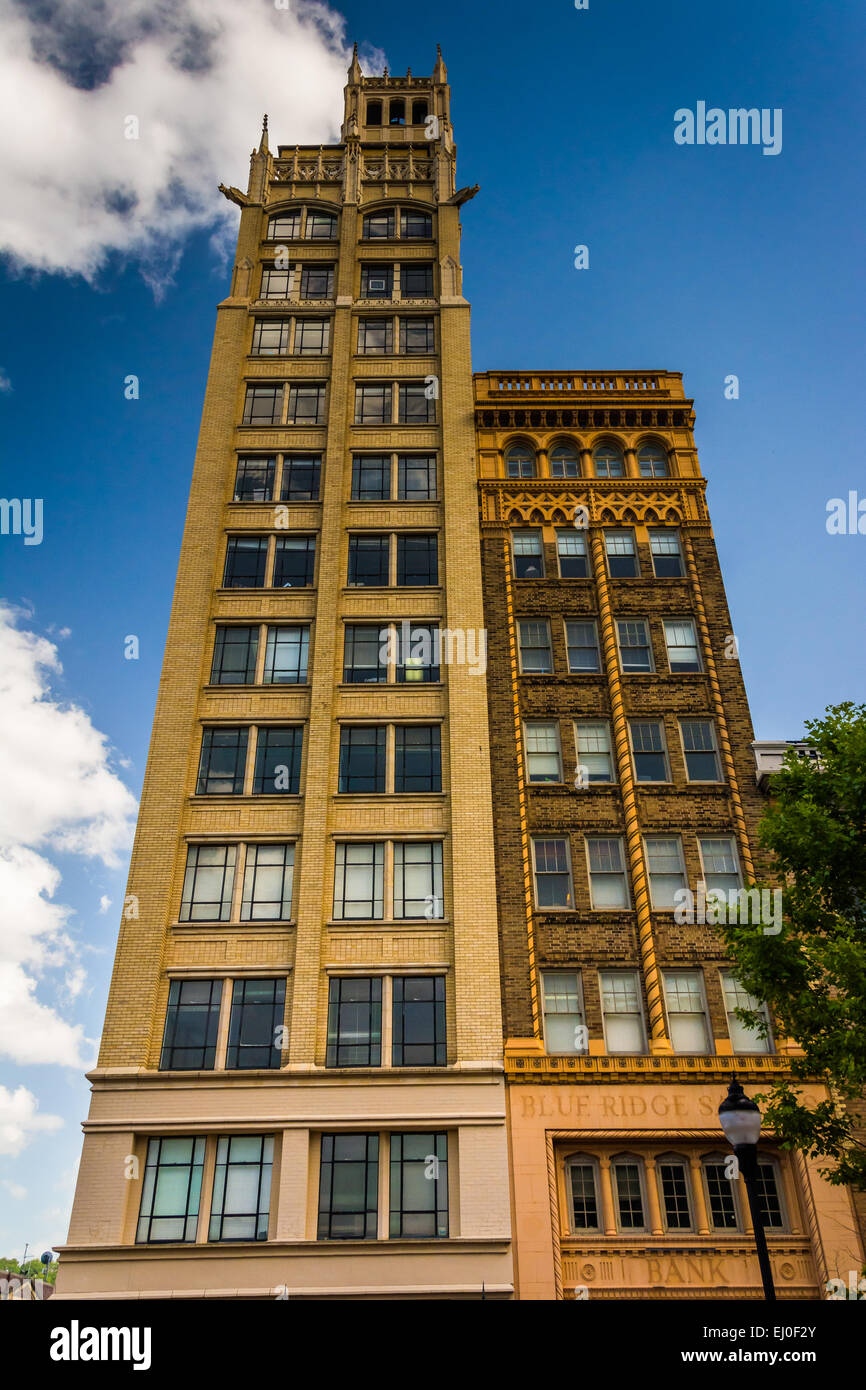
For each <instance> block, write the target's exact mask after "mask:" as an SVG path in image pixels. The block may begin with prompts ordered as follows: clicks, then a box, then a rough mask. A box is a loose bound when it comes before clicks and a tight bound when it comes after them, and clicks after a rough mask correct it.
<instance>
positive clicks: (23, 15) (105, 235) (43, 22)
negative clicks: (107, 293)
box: [0, 0, 382, 289]
mask: <svg viewBox="0 0 866 1390" xmlns="http://www.w3.org/2000/svg"><path fill="white" fill-rule="evenodd" d="M286 4H287V6H288V8H285V9H283V8H278V7H277V5H276V4H275V3H274V0H97V3H94V0H0V54H2V56H0V129H2V130H3V133H4V138H3V142H2V149H0V186H2V187H4V188H14V189H15V197H14V198H6V199H4V200H3V203H2V207H0V248H3V249H5V250H6V251H7V253H8V254H9V255H10V257H11V258H12V261H13V263H14V264H16V265H18V266H20V267H29V268H35V269H41V270H47V271H62V272H66V273H78V274H81V275H84V276H86V277H87V278H89V279H93V278H94V277H95V276H96V274H97V272H98V270H99V268H100V266H101V265H102V264H103V262H104V260H105V258H106V255H107V254H108V253H109V252H111V251H118V252H120V253H122V254H123V255H132V256H136V257H138V258H139V259H140V260H141V261H142V263H143V269H144V273H145V276H146V278H147V279H148V280H149V281H150V283H152V284H153V285H154V287H155V288H157V289H159V287H160V286H162V285H164V284H165V283H166V281H167V280H168V279H169V278H170V276H171V273H172V271H173V269H174V268H175V266H176V263H177V259H178V254H179V250H178V248H179V247H180V245H181V243H182V240H183V238H184V237H185V236H186V235H187V234H188V233H189V232H190V231H192V230H194V229H196V228H200V227H208V226H214V225H216V226H217V228H218V229H219V228H220V227H221V228H222V229H223V231H226V230H227V229H231V228H233V227H234V226H235V225H236V218H237V211H236V209H234V208H232V207H231V206H230V205H229V204H227V203H225V202H224V201H223V199H222V198H221V197H220V196H219V194H218V193H217V191H216V185H217V184H218V183H219V182H221V181H222V182H225V183H228V184H239V185H243V186H245V185H246V170H247V167H248V158H249V151H250V147H251V145H253V144H254V143H257V142H258V132H259V130H260V127H261V117H262V112H263V111H264V110H267V111H268V113H269V115H270V129H271V131H272V132H273V137H274V141H275V142H276V140H277V139H280V140H282V141H283V142H284V143H288V142H289V141H291V142H297V143H301V144H303V143H315V144H319V143H321V142H329V141H333V140H335V139H337V138H339V125H340V121H341V120H342V88H343V85H344V83H345V81H346V66H347V62H348V57H349V54H348V48H347V45H346V42H345V33H344V29H345V21H344V19H343V17H342V16H341V15H339V14H338V13H337V12H336V11H334V10H332V9H330V8H329V7H328V6H327V5H326V4H323V3H317V2H316V0H286ZM381 56H382V55H379V54H375V55H371V57H372V59H373V61H374V62H376V61H377V60H378V59H379V58H380V57H381ZM130 116H134V117H136V119H137V121H138V136H139V138H138V139H127V138H125V135H124V130H125V128H126V127H125V124H124V123H125V121H126V119H127V117H130Z"/></svg>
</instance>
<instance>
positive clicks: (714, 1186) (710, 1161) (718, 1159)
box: [701, 1153, 741, 1231]
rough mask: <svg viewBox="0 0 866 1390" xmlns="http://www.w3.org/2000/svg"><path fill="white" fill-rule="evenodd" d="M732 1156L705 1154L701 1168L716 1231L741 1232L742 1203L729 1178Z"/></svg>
mask: <svg viewBox="0 0 866 1390" xmlns="http://www.w3.org/2000/svg"><path fill="white" fill-rule="evenodd" d="M729 1163H730V1155H728V1154H723V1153H712V1154H704V1156H703V1158H702V1159H701V1167H702V1168H703V1172H704V1187H705V1188H706V1195H707V1212H708V1213H709V1218H710V1225H711V1226H712V1228H713V1230H714V1231H739V1230H740V1229H741V1227H740V1203H739V1195H738V1193H737V1187H736V1183H734V1182H733V1181H732V1179H731V1178H729V1177H728V1164H729Z"/></svg>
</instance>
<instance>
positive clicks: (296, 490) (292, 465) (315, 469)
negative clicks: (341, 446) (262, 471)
mask: <svg viewBox="0 0 866 1390" xmlns="http://www.w3.org/2000/svg"><path fill="white" fill-rule="evenodd" d="M321 468H322V459H321V455H320V454H286V455H285V457H284V458H283V476H282V480H281V484H280V501H281V502H317V501H318V500H319V477H320V474H321Z"/></svg>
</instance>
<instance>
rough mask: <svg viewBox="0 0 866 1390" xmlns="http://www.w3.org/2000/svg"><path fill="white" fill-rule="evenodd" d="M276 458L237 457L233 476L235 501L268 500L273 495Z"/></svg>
mask: <svg viewBox="0 0 866 1390" xmlns="http://www.w3.org/2000/svg"><path fill="white" fill-rule="evenodd" d="M276 463H277V461H276V459H275V458H274V457H270V458H239V459H238V471H237V475H236V477H235V498H234V500H235V501H236V502H270V501H271V500H272V498H273V495H274V470H275V468H276Z"/></svg>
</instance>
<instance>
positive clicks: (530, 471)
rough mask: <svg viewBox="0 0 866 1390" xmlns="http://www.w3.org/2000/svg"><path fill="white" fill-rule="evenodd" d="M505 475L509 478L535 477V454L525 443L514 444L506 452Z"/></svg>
mask: <svg viewBox="0 0 866 1390" xmlns="http://www.w3.org/2000/svg"><path fill="white" fill-rule="evenodd" d="M505 476H506V477H507V478H534V477H535V455H534V454H532V453H531V452H530V450H529V449H528V448H527V447H526V445H525V444H512V446H511V448H510V449H507V450H506V453H505Z"/></svg>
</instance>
